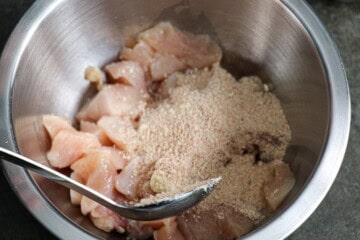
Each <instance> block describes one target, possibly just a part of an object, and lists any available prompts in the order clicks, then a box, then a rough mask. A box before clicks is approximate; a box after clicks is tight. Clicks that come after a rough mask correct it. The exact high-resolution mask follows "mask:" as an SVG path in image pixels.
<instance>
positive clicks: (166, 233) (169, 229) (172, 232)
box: [154, 219, 185, 240]
mask: <svg viewBox="0 0 360 240" xmlns="http://www.w3.org/2000/svg"><path fill="white" fill-rule="evenodd" d="M154 239H155V240H185V238H184V236H183V235H182V234H181V232H180V231H179V229H178V228H177V223H176V221H175V219H170V220H169V221H167V222H165V225H164V226H163V227H162V228H160V229H159V230H157V231H155V232H154Z"/></svg>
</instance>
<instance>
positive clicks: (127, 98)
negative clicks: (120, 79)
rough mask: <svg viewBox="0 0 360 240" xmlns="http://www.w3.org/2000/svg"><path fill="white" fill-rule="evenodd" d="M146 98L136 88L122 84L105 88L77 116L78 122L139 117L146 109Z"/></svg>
mask: <svg viewBox="0 0 360 240" xmlns="http://www.w3.org/2000/svg"><path fill="white" fill-rule="evenodd" d="M145 100H146V96H145V95H144V94H141V93H140V91H139V90H138V89H136V88H134V87H131V86H126V85H122V84H112V85H106V86H104V87H103V88H102V89H101V90H100V92H98V94H97V95H96V96H95V97H94V98H93V99H92V100H91V101H90V102H89V103H88V104H86V105H85V106H84V107H83V108H82V109H81V111H80V112H79V113H78V114H77V116H76V117H77V119H78V120H85V121H97V120H99V119H100V118H101V117H102V116H107V115H113V116H129V117H131V118H136V117H138V116H139V115H140V114H141V113H142V112H143V111H144V108H145V105H146V103H145V102H144V101H145Z"/></svg>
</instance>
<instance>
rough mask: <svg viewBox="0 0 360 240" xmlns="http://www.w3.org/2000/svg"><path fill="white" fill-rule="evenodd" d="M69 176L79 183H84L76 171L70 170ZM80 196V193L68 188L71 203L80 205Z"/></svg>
mask: <svg viewBox="0 0 360 240" xmlns="http://www.w3.org/2000/svg"><path fill="white" fill-rule="evenodd" d="M70 177H71V178H72V179H74V180H75V181H78V182H79V183H82V184H85V182H84V180H83V179H82V178H81V177H80V176H79V175H78V174H77V173H76V172H72V173H71V174H70ZM81 198H82V195H81V194H80V193H78V192H76V191H74V190H71V189H70V200H71V203H72V204H74V205H80V202H81Z"/></svg>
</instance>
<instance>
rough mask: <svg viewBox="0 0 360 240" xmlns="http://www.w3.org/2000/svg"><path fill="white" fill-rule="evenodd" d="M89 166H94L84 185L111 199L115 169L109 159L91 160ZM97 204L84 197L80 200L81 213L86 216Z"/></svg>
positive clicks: (98, 158)
mask: <svg viewBox="0 0 360 240" xmlns="http://www.w3.org/2000/svg"><path fill="white" fill-rule="evenodd" d="M88 164H89V165H90V164H91V165H96V167H93V169H92V170H93V171H92V172H90V174H89V178H88V179H87V181H86V185H87V186H88V187H90V188H92V189H94V190H95V191H97V192H99V193H101V194H103V195H104V196H106V197H108V198H110V199H113V197H114V189H115V188H114V178H115V176H116V174H117V172H116V169H115V167H114V165H113V163H112V161H111V160H110V159H107V158H101V157H96V158H94V159H91V163H90V162H89V163H88ZM98 205H99V204H98V203H97V202H95V201H93V200H91V199H89V198H87V197H85V196H83V197H82V199H81V212H82V214H84V215H87V214H88V213H90V212H91V211H92V210H94V209H95V208H96V207H97V206H98Z"/></svg>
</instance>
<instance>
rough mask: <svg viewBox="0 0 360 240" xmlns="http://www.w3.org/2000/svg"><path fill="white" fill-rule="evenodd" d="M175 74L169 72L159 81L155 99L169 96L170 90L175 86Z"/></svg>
mask: <svg viewBox="0 0 360 240" xmlns="http://www.w3.org/2000/svg"><path fill="white" fill-rule="evenodd" d="M177 79H178V78H177V74H176V73H174V74H171V75H170V76H169V77H167V78H165V80H164V81H162V82H161V84H160V86H159V88H158V89H157V92H156V99H159V100H161V99H165V98H167V97H169V95H170V92H171V91H172V90H173V89H174V88H175V87H176V81H177Z"/></svg>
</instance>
